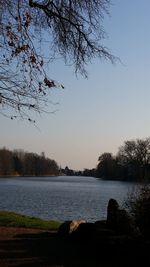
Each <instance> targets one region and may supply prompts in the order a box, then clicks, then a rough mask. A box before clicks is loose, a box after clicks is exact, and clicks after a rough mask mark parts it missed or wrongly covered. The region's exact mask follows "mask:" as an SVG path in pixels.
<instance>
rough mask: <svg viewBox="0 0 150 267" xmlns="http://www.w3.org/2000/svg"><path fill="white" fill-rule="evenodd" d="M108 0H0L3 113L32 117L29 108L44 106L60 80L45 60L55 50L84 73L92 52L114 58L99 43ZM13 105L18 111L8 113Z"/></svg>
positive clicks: (0, 104) (0, 101) (0, 99)
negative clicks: (53, 77)
mask: <svg viewBox="0 0 150 267" xmlns="http://www.w3.org/2000/svg"><path fill="white" fill-rule="evenodd" d="M109 2H110V1H109V0H83V1H78V0H67V1H65V0H62V1H58V0H43V1H42V0H40V1H34V0H0V108H1V110H0V111H1V113H3V114H4V115H6V116H10V117H11V119H13V118H16V116H18V114H19V115H20V116H21V117H23V118H27V119H28V120H29V121H32V120H31V118H30V111H35V112H43V111H44V110H45V106H46V104H47V103H48V97H47V96H48V95H49V93H50V92H51V89H52V88H53V87H56V86H58V84H57V83H56V82H55V81H54V80H53V79H51V78H49V77H48V76H49V75H48V74H47V71H46V66H47V63H49V62H50V61H51V60H53V59H55V58H56V57H57V55H59V56H61V57H63V59H64V60H65V62H66V63H68V64H73V65H74V66H75V71H76V72H78V71H79V72H81V73H82V74H86V71H85V65H86V64H87V62H88V61H90V60H91V59H92V58H94V57H99V58H105V59H109V60H111V61H112V62H114V60H115V58H114V57H113V56H112V55H111V54H110V53H109V51H108V50H107V49H106V48H105V47H104V46H103V45H102V44H101V42H102V40H103V39H104V37H105V33H104V30H103V27H102V20H103V16H104V13H106V12H107V9H108V6H109ZM44 45H46V46H47V49H44ZM45 50H46V53H44V51H45ZM60 86H61V87H62V88H63V86H62V85H60ZM9 109H10V112H12V111H14V112H15V113H14V114H15V115H13V114H11V115H9V113H8V111H9Z"/></svg>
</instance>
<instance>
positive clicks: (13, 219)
mask: <svg viewBox="0 0 150 267" xmlns="http://www.w3.org/2000/svg"><path fill="white" fill-rule="evenodd" d="M0 226H8V227H10V226H14V227H25V228H37V229H45V230H57V229H58V227H59V226H60V222H58V221H52V220H42V219H39V218H35V217H30V216H25V215H21V214H18V213H15V212H9V211H0Z"/></svg>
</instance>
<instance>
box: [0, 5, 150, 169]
mask: <svg viewBox="0 0 150 267" xmlns="http://www.w3.org/2000/svg"><path fill="white" fill-rule="evenodd" d="M149 25H150V1H149V0H143V1H141V0H125V1H124V0H112V5H111V7H110V16H105V19H104V29H105V31H106V33H107V35H108V38H107V39H106V40H104V41H103V43H104V44H105V45H106V46H107V47H108V48H109V49H110V51H111V52H112V53H113V54H114V55H116V56H118V57H119V58H120V59H121V62H122V63H120V62H119V61H118V62H117V63H116V65H112V64H111V63H110V62H108V61H107V62H106V61H100V60H98V59H96V60H93V61H92V62H91V63H90V64H89V65H88V66H87V71H88V75H89V76H88V79H85V78H83V77H82V76H80V75H79V76H78V77H76V76H75V74H74V69H73V68H71V67H67V66H65V64H64V63H63V62H62V61H61V60H57V61H56V62H55V64H52V65H50V68H49V72H50V76H51V77H52V78H54V79H56V80H58V81H60V82H61V83H63V84H64V85H65V90H60V89H55V90H53V92H52V94H51V100H53V101H57V102H59V105H57V106H51V107H50V108H51V110H55V109H57V111H56V112H55V114H52V115H44V114H43V115H42V116H41V117H35V119H36V120H37V126H38V128H39V130H38V129H37V128H35V127H34V126H32V125H30V124H29V123H27V122H25V121H24V122H23V121H16V122H15V121H11V120H9V119H6V118H4V117H2V116H0V125H1V126H0V147H3V146H5V147H7V148H9V149H16V148H17V149H18V148H22V149H24V150H26V151H30V152H36V153H41V152H42V151H44V152H45V154H46V156H47V157H50V158H52V159H55V160H56V161H57V163H58V164H59V165H60V166H61V167H65V166H66V165H67V166H68V167H70V168H73V169H76V170H78V169H84V168H93V167H95V166H96V165H97V160H98V157H99V155H100V154H102V153H103V152H112V153H113V154H115V153H116V152H117V151H118V147H119V146H121V145H122V144H123V142H124V141H125V140H131V139H136V138H146V137H149V136H150V30H149Z"/></svg>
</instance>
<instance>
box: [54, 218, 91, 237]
mask: <svg viewBox="0 0 150 267" xmlns="http://www.w3.org/2000/svg"><path fill="white" fill-rule="evenodd" d="M83 223H86V221H85V220H73V221H66V222H64V223H62V224H61V225H60V227H59V229H58V234H60V235H61V236H68V235H69V234H72V233H73V232H75V231H76V230H77V228H78V227H79V225H80V224H83Z"/></svg>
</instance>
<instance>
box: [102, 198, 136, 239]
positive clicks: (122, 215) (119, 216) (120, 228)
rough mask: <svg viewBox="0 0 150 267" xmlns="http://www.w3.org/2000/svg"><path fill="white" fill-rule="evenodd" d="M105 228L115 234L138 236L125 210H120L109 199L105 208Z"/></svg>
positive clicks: (117, 205) (113, 201) (112, 200)
mask: <svg viewBox="0 0 150 267" xmlns="http://www.w3.org/2000/svg"><path fill="white" fill-rule="evenodd" d="M107 227H108V228H109V229H111V230H113V231H115V233H116V234H124V235H134V236H135V235H139V230H138V229H137V228H136V226H135V224H134V222H133V220H132V218H131V217H130V216H129V214H128V212H127V211H126V210H125V209H120V207H119V204H118V202H117V201H116V200H115V199H110V200H109V203H108V207H107Z"/></svg>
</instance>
